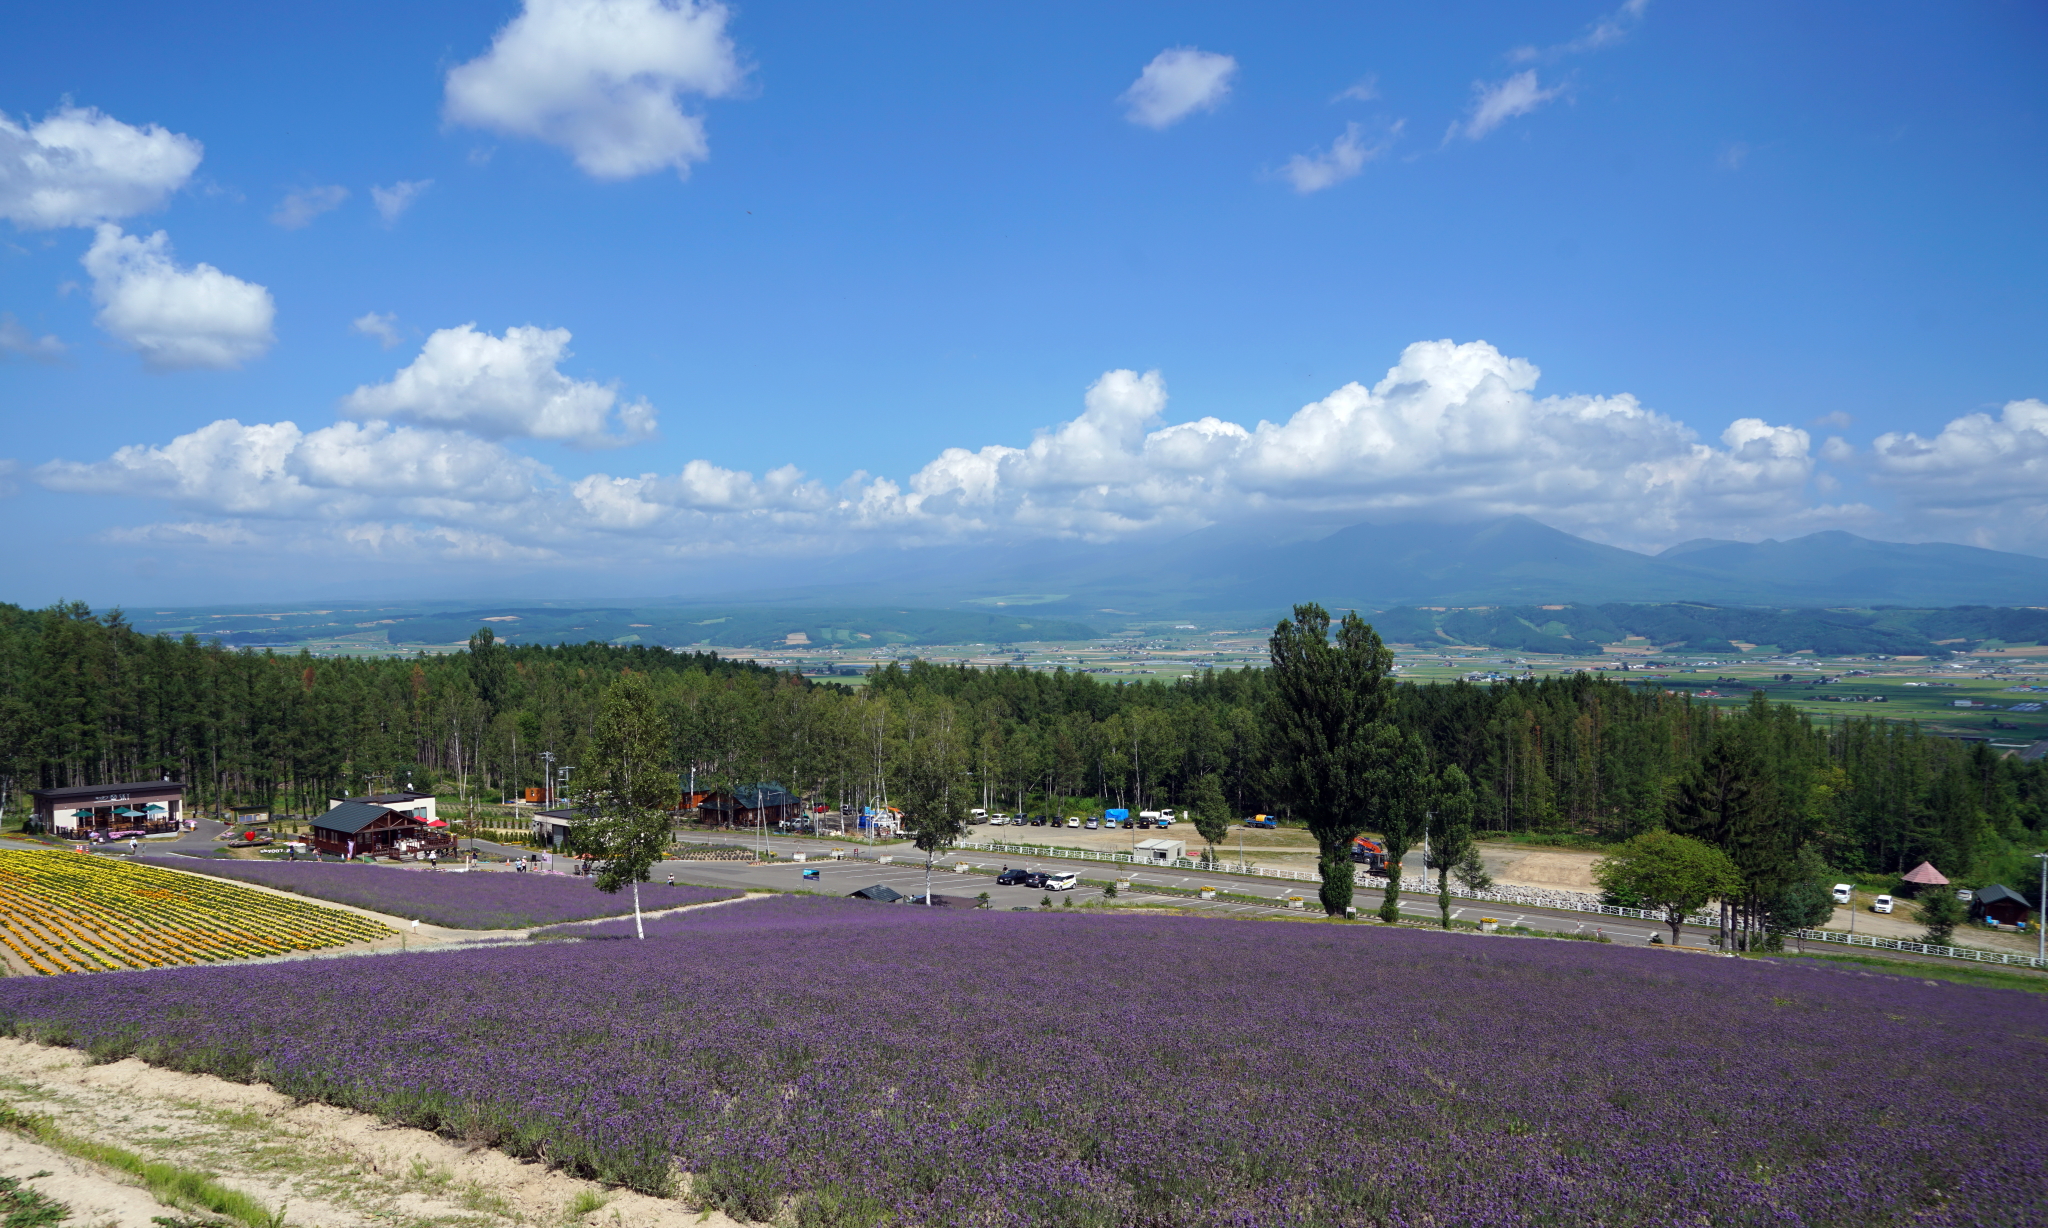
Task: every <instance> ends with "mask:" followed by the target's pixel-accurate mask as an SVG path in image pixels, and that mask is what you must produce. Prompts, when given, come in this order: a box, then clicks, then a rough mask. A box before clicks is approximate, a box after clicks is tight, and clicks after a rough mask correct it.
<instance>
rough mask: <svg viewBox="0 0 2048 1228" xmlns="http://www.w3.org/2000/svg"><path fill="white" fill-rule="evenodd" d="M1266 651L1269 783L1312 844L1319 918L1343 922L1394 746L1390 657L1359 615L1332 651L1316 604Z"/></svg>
mask: <svg viewBox="0 0 2048 1228" xmlns="http://www.w3.org/2000/svg"><path fill="white" fill-rule="evenodd" d="M1268 649H1269V652H1270V655H1271V658H1272V663H1273V668H1272V670H1271V679H1272V688H1273V689H1272V694H1271V698H1270V700H1269V703H1268V707H1267V725H1268V728H1269V730H1270V731H1271V745H1272V747H1273V750H1274V752H1275V760H1276V761H1275V765H1274V766H1275V769H1276V774H1277V775H1278V776H1279V777H1280V779H1282V780H1284V781H1285V782H1286V784H1287V791H1288V793H1289V795H1290V796H1291V797H1292V798H1293V801H1294V812H1295V813H1296V814H1298V815H1299V816H1301V818H1302V819H1303V820H1304V821H1306V822H1307V824H1308V829H1309V831H1310V833H1311V834H1313V835H1314V836H1315V838H1316V848H1317V851H1318V860H1317V868H1318V870H1319V871H1320V872H1321V875H1322V880H1323V885H1322V891H1321V892H1320V898H1321V901H1322V905H1323V911H1324V912H1325V913H1327V914H1329V915H1330V916H1333V917H1341V916H1344V915H1345V914H1346V913H1347V912H1348V911H1349V910H1350V908H1351V890H1352V886H1353V882H1354V878H1353V873H1354V872H1353V870H1352V864H1351V841H1352V840H1353V839H1354V838H1356V837H1357V836H1358V835H1359V834H1360V833H1361V832H1363V831H1365V830H1366V829H1367V827H1368V826H1369V824H1370V822H1371V816H1372V811H1373V801H1374V797H1375V792H1376V790H1377V789H1379V788H1382V787H1383V786H1384V785H1385V783H1386V777H1387V775H1388V771H1387V768H1388V764H1389V761H1390V760H1391V759H1393V758H1394V757H1395V754H1396V752H1398V749H1399V747H1400V745H1401V737H1400V734H1399V732H1398V731H1397V730H1396V729H1395V728H1394V727H1393V724H1392V715H1393V711H1392V710H1393V689H1394V684H1393V682H1392V680H1391V679H1390V678H1389V677H1388V676H1387V674H1388V671H1389V670H1390V669H1391V668H1392V667H1393V663H1394V654H1393V653H1392V652H1391V651H1389V650H1388V648H1387V646H1386V645H1385V644H1383V643H1381V642H1380V637H1379V636H1378V634H1376V633H1375V632H1374V631H1373V629H1372V628H1371V627H1370V626H1369V625H1367V624H1366V622H1365V620H1363V619H1361V618H1360V617H1358V614H1357V612H1356V611H1353V612H1352V613H1350V614H1347V615H1345V616H1344V621H1343V622H1342V623H1341V624H1340V625H1339V626H1338V628H1337V635H1336V641H1335V643H1332V642H1331V637H1330V615H1329V612H1328V611H1326V610H1324V609H1323V607H1321V606H1319V605H1316V604H1314V603H1313V602H1311V603H1309V604H1307V605H1298V606H1295V607H1294V617H1293V618H1292V619H1284V618H1283V619H1281V620H1280V624H1279V625H1278V626H1277V627H1275V628H1274V629H1273V635H1272V637H1271V639H1270V640H1269V641H1268Z"/></svg>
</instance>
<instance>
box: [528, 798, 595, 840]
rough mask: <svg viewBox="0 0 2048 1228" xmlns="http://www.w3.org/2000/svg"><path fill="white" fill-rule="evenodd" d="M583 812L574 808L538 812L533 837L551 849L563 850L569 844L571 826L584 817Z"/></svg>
mask: <svg viewBox="0 0 2048 1228" xmlns="http://www.w3.org/2000/svg"><path fill="white" fill-rule="evenodd" d="M582 814H583V812H582V811H581V810H578V809H577V808H576V807H574V806H560V807H557V808H556V809H554V810H536V811H535V812H534V814H533V835H534V839H536V840H539V841H540V842H541V843H542V844H545V845H547V846H548V847H549V848H555V849H558V848H561V847H562V845H564V844H565V843H567V842H568V839H569V825H570V824H571V823H574V822H575V821H576V820H577V819H578V818H580V817H582Z"/></svg>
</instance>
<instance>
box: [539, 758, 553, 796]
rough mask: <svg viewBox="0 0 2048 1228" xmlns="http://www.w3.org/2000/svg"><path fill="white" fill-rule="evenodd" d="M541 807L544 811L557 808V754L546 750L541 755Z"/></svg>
mask: <svg viewBox="0 0 2048 1228" xmlns="http://www.w3.org/2000/svg"><path fill="white" fill-rule="evenodd" d="M540 758H541V769H540V805H541V809H542V810H553V809H554V808H555V752H553V751H551V750H544V751H542V752H541V753H540Z"/></svg>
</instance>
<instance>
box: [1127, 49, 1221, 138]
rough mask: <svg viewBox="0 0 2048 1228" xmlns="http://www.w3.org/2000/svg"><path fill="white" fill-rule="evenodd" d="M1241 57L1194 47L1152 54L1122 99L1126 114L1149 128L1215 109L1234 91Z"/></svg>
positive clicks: (1167, 125)
mask: <svg viewBox="0 0 2048 1228" xmlns="http://www.w3.org/2000/svg"><path fill="white" fill-rule="evenodd" d="M1236 75H1237V60H1236V59H1234V58H1232V57H1231V56H1227V55H1217V54H1216V53H1215V52H1212V51H1202V50H1198V49H1197V48H1194V47H1169V48H1167V49H1166V50H1165V51H1162V52H1160V53H1159V54H1158V55H1156V56H1153V57H1152V62H1151V63H1150V64H1147V65H1145V71H1143V72H1141V73H1139V74H1138V79H1137V80H1136V81H1133V82H1131V87H1130V88H1129V89H1127V90H1125V91H1124V92H1123V94H1122V96H1121V97H1120V98H1119V99H1118V101H1120V102H1122V103H1124V104H1125V111H1124V117H1125V118H1126V119H1129V120H1130V121H1131V122H1132V123H1134V124H1142V125H1143V126H1145V127H1147V128H1170V127H1172V126H1173V125H1174V124H1177V123H1179V122H1180V121H1181V120H1184V119H1186V118H1187V117H1188V116H1190V115H1192V114H1194V113H1195V112H1196V111H1213V110H1215V109H1216V108H1217V107H1218V106H1220V105H1222V103H1223V99H1224V98H1225V97H1226V96H1228V95H1229V93H1230V80H1231V78H1232V77H1235V76H1236Z"/></svg>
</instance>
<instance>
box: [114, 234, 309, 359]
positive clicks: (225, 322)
mask: <svg viewBox="0 0 2048 1228" xmlns="http://www.w3.org/2000/svg"><path fill="white" fill-rule="evenodd" d="M82 263H83V264H84V265H85V271H86V272H88V273H90V274H92V281H93V288H92V295H93V301H95V302H97V303H98V304H99V305H100V312H99V315H98V316H97V317H95V318H96V320H97V322H98V323H99V326H100V327H101V328H103V329H105V330H106V331H107V334H108V335H109V336H111V337H113V338H114V339H115V340H117V341H119V342H121V343H122V344H124V345H126V346H128V347H129V348H130V349H133V350H135V351H136V352H137V353H139V354H141V355H142V359H143V361H144V362H146V363H148V364H149V365H150V366H152V367H155V368H157V369H159V370H178V369H182V368H189V367H238V366H240V365H242V364H243V363H245V362H247V361H249V360H250V359H252V358H256V357H259V356H260V355H262V353H263V352H264V351H265V350H267V349H269V348H270V342H271V333H270V328H271V324H272V322H273V321H274V320H275V319H276V316H277V308H276V305H275V304H274V303H272V302H271V299H270V291H268V290H266V289H264V288H263V287H262V286H259V285H256V284H254V283H252V282H246V281H243V280H242V279H240V278H238V277H230V276H228V275H227V274H226V273H223V272H221V271H220V270H219V269H217V268H214V267H213V266H212V265H210V264H197V265H193V266H191V267H189V268H181V267H179V266H178V264H177V263H176V262H175V261H174V260H173V259H172V258H171V244H170V239H169V238H168V237H167V236H166V235H165V234H164V232H163V231H161V230H159V231H157V232H156V233H155V234H153V235H151V236H150V237H148V238H147V239H139V238H136V237H135V236H133V235H129V234H123V233H122V231H121V228H120V227H119V226H115V225H113V224H111V223H105V222H103V223H101V224H100V226H99V228H98V230H97V232H96V233H95V235H94V238H93V243H92V247H91V248H90V249H88V250H87V251H86V253H85V258H84V260H83V262H82Z"/></svg>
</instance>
